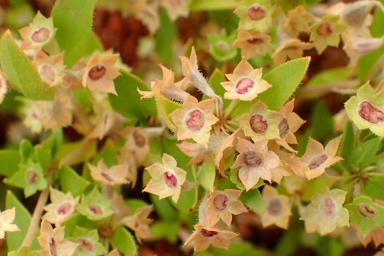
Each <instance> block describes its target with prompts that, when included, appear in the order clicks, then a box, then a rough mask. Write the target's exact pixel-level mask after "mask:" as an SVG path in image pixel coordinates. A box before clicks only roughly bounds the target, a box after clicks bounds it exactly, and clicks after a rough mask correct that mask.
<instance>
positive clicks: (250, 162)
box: [243, 151, 264, 167]
mask: <svg viewBox="0 0 384 256" xmlns="http://www.w3.org/2000/svg"><path fill="white" fill-rule="evenodd" d="M243 159H244V163H245V164H246V165H247V166H249V167H257V166H260V165H262V164H263V162H264V160H263V156H262V155H261V154H259V153H256V152H254V151H247V152H245V153H244V155H243Z"/></svg>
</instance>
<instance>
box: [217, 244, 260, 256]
mask: <svg viewBox="0 0 384 256" xmlns="http://www.w3.org/2000/svg"><path fill="white" fill-rule="evenodd" d="M211 250H212V252H214V255H218V256H219V255H220V256H233V255H252V256H261V255H265V252H263V250H260V249H256V248H254V247H252V244H250V243H247V242H231V243H230V245H229V247H228V249H223V248H218V247H214V246H212V247H211Z"/></svg>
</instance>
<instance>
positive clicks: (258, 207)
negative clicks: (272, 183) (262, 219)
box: [240, 189, 264, 213]
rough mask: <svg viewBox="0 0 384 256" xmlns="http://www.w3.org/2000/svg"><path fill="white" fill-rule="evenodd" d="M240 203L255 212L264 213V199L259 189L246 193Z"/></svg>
mask: <svg viewBox="0 0 384 256" xmlns="http://www.w3.org/2000/svg"><path fill="white" fill-rule="evenodd" d="M240 201H241V202H243V204H244V205H246V206H248V207H249V208H251V209H252V210H253V211H254V212H258V213H261V212H262V211H264V202H263V198H262V197H261V194H260V191H259V190H258V189H251V190H249V191H248V192H245V191H244V192H243V193H242V194H241V196H240Z"/></svg>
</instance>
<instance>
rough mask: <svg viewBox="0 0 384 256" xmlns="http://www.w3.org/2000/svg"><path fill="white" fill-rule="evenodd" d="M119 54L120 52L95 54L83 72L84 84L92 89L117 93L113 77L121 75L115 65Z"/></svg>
mask: <svg viewBox="0 0 384 256" xmlns="http://www.w3.org/2000/svg"><path fill="white" fill-rule="evenodd" d="M118 56H119V55H118V54H108V55H93V56H92V57H91V59H90V60H89V61H88V63H87V66H86V70H85V72H84V74H83V78H82V83H83V86H84V87H88V88H89V89H90V90H91V91H99V92H106V93H113V94H117V93H116V90H115V85H114V83H113V79H115V78H116V77H118V76H119V75H120V72H119V70H118V69H117V68H116V66H115V63H116V60H117V58H118Z"/></svg>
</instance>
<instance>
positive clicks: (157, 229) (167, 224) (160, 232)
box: [150, 221, 180, 243]
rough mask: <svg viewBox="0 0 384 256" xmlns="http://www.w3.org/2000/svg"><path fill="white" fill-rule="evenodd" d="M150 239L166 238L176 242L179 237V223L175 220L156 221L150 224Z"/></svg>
mask: <svg viewBox="0 0 384 256" xmlns="http://www.w3.org/2000/svg"><path fill="white" fill-rule="evenodd" d="M150 228H151V233H152V238H151V240H160V239H167V240H168V241H170V242H171V243H176V242H177V239H178V238H179V234H178V232H179V228H180V223H179V222H176V221H156V222H155V223H153V224H152V225H151V226H150Z"/></svg>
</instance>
